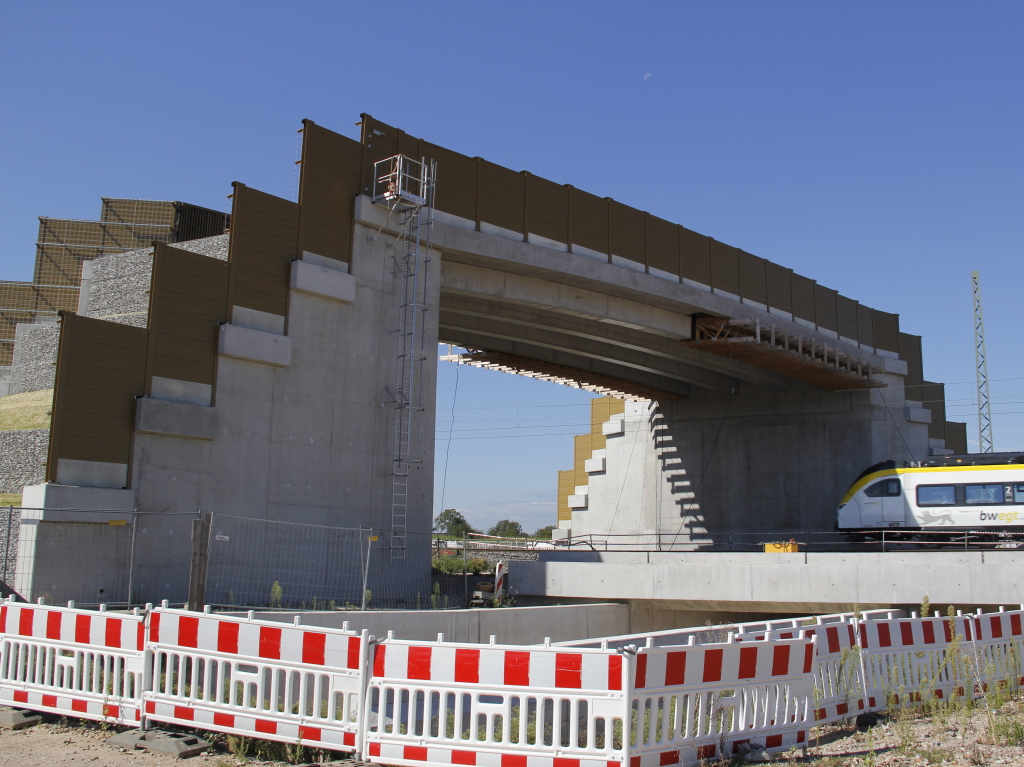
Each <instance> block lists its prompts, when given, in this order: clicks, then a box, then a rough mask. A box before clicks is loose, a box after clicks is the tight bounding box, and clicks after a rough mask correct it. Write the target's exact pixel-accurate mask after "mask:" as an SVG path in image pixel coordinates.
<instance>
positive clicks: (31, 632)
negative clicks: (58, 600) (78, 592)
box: [0, 600, 145, 726]
mask: <svg viewBox="0 0 1024 767" xmlns="http://www.w3.org/2000/svg"><path fill="white" fill-rule="evenodd" d="M144 630H145V617H144V616H142V615H139V613H138V610H136V611H134V612H132V613H129V614H115V613H109V612H107V611H106V610H105V609H103V608H101V609H100V610H98V611H96V610H77V609H75V608H74V607H73V606H71V605H70V604H69V606H68V607H53V606H49V605H30V604H25V603H24V602H17V603H16V602H11V601H9V600H8V601H5V602H4V603H3V604H2V605H0V702H3V703H6V704H9V705H13V706H19V707H25V708H30V709H32V710H34V711H44V712H49V713H54V714H62V715H66V716H73V717H81V718H83V719H95V720H98V721H105V722H112V723H116V724H122V725H129V726H137V723H138V721H139V718H140V709H141V701H142V691H143V676H144V668H145V663H144V657H143V655H144V653H143V638H144Z"/></svg>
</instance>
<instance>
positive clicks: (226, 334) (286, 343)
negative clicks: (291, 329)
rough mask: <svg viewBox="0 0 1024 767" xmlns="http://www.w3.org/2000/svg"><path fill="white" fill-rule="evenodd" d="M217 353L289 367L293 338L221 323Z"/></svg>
mask: <svg viewBox="0 0 1024 767" xmlns="http://www.w3.org/2000/svg"><path fill="white" fill-rule="evenodd" d="M217 353H218V354H221V355H223V356H225V357H234V358H235V359H239V360H245V361H246V362H260V363H263V364H264V365H275V366H277V367H288V366H289V365H291V363H292V340H291V339H290V338H289V337H288V336H279V335H276V334H275V333H267V332H264V331H262V330H252V329H251V328H242V327H238V326H237V325H230V324H228V325H221V326H220V337H219V339H218V344H217Z"/></svg>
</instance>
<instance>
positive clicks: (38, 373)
mask: <svg viewBox="0 0 1024 767" xmlns="http://www.w3.org/2000/svg"><path fill="white" fill-rule="evenodd" d="M59 333H60V328H59V327H58V326H57V325H55V324H54V325H26V324H19V325H18V327H17V329H16V330H15V334H14V357H13V359H12V361H11V384H10V387H9V392H8V393H10V394H23V393H24V392H28V391H42V390H43V389H52V388H53V376H54V371H55V370H56V367H57V336H58V335H59Z"/></svg>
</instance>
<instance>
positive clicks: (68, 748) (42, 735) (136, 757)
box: [0, 720, 316, 767]
mask: <svg viewBox="0 0 1024 767" xmlns="http://www.w3.org/2000/svg"><path fill="white" fill-rule="evenodd" d="M115 732H116V730H114V729H110V728H104V727H101V726H100V725H99V724H96V723H92V722H83V721H81V720H71V721H70V722H68V721H58V722H54V723H50V724H40V725H37V726H36V727H30V728H28V729H25V730H14V731H11V730H0V765H3V767H8V766H9V767H15V766H16V767H81V765H95V766H97V767H106V766H107V765H110V767H170V766H171V765H178V767H185V766H186V765H194V767H237V765H249V766H250V767H283V765H286V764H288V763H287V762H280V761H265V760H262V759H259V758H256V757H252V756H250V757H245V758H239V757H236V756H234V755H232V754H231V753H229V752H227V751H226V750H224V749H223V748H218V749H217V750H215V751H214V752H213V753H206V754H200V755H199V756H193V757H191V758H190V759H185V760H181V759H177V758H175V757H172V756H161V755H159V754H151V753H149V752H148V751H144V750H141V749H139V750H134V751H127V750H125V749H119V748H114V747H113V746H108V745H107V744H106V743H105V742H104V741H106V740H107V738H109V737H111V736H112V735H114V734H115ZM305 758H306V759H311V760H312V761H316V759H313V758H312V757H309V756H308V755H307V756H306V757H305ZM303 763H306V762H303Z"/></svg>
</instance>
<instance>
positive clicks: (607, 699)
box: [364, 638, 626, 767]
mask: <svg viewBox="0 0 1024 767" xmlns="http://www.w3.org/2000/svg"><path fill="white" fill-rule="evenodd" d="M625 685H626V676H625V664H624V656H623V654H622V653H619V652H615V651H602V650H578V651H571V652H570V651H564V650H559V649H556V648H551V647H508V646H497V645H490V646H480V645H461V644H453V643H448V642H443V641H440V640H439V641H438V642H436V643H422V642H403V641H399V640H394V639H391V638H389V639H387V640H385V641H384V642H381V643H379V644H377V645H376V646H375V647H374V648H373V666H372V673H371V676H370V682H369V688H368V692H367V706H366V712H365V719H364V726H365V733H366V734H365V737H366V751H365V752H364V758H366V759H368V760H369V761H371V762H376V763H380V764H398V765H412V766H413V767H416V766H417V765H422V764H423V763H425V762H432V763H439V764H470V765H481V766H482V767H527V764H528V767H606V766H607V764H608V763H611V762H622V761H623V760H624V758H625V744H624V743H623V742H622V732H623V728H624V717H625V715H626V695H625V690H624V688H625Z"/></svg>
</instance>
